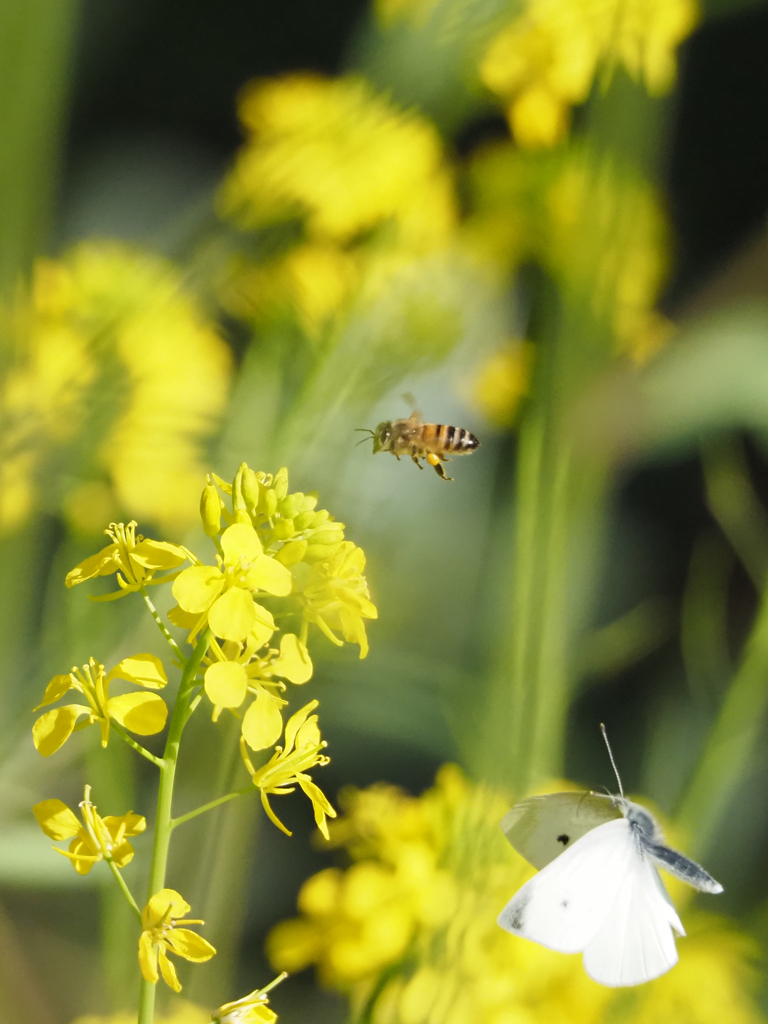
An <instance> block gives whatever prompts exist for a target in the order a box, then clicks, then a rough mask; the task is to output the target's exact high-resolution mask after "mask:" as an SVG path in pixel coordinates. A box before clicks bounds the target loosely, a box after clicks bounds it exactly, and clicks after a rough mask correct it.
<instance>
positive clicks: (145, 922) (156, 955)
mask: <svg viewBox="0 0 768 1024" xmlns="http://www.w3.org/2000/svg"><path fill="white" fill-rule="evenodd" d="M191 909H192V908H191V907H190V905H189V904H188V903H187V902H186V900H184V899H182V897H181V896H180V895H179V893H177V892H176V890H175V889H161V890H160V892H156V893H155V895H154V896H152V898H151V899H150V901H149V903H147V905H146V907H145V908H144V910H143V911H142V913H141V922H142V926H143V929H144V930H143V931H142V933H141V936H140V938H139V966H140V967H141V973H142V976H143V977H144V978H145V980H146V981H150V982H152V984H153V985H156V984H157V982H158V980H159V977H160V975H162V977H163V981H164V982H165V983H166V985H168V986H169V987H170V988H172V989H173V991H174V992H181V985H180V984H179V979H178V977H177V975H176V968H175V966H174V965H173V963H172V962H171V961H170V960H169V959H168V956H167V953H168V952H171V953H175V954H176V955H177V956H182V957H184V959H185V960H190V961H191V962H192V963H195V964H200V963H204V962H205V961H206V960H210V959H211V957H212V956H213V955H214V954H215V953H216V950H215V949H214V948H213V946H212V945H211V944H210V942H207V941H206V940H205V939H204V938H203V937H202V936H200V935H198V934H197V932H193V931H191V930H190V929H189V928H181V927H179V925H185V924H203V922H202V921H200V920H197V919H192V918H186V917H185V916H184V915H185V914H187V913H188V912H189V911H190V910H191ZM158 966H159V968H160V971H159V974H158Z"/></svg>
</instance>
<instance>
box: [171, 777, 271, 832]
mask: <svg viewBox="0 0 768 1024" xmlns="http://www.w3.org/2000/svg"><path fill="white" fill-rule="evenodd" d="M255 792H256V787H255V786H253V785H250V786H244V787H243V788H242V789H236V790H235V791H234V792H232V793H227V794H226V796H220V797H217V798H216V799H215V800H211V801H210V802H209V803H207V804H203V805H202V807H197V808H195V810H194V811H188V812H187V813H186V814H182V815H180V816H179V817H178V818H172V819H171V828H172V829H173V828H176V826H177V825H183V824H184V822H185V821H191V820H192V818H196V817H197V816H198V814H205V812H206V811H212V810H213V809H214V807H218V806H219V805H220V804H225V803H227V801H228V800H234V799H235V797H237V796H244V795H245V794H247V793H255Z"/></svg>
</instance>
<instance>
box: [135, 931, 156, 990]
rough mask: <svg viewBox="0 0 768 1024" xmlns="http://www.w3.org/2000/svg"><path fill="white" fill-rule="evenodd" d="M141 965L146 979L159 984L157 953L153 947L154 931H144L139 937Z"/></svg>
mask: <svg viewBox="0 0 768 1024" xmlns="http://www.w3.org/2000/svg"><path fill="white" fill-rule="evenodd" d="M139 967H140V968H141V974H142V977H143V978H144V979H145V980H146V981H151V982H152V984H153V985H156V984H157V980H158V973H157V953H156V952H155V950H154V949H153V948H152V933H151V932H142V933H141V936H140V937H139Z"/></svg>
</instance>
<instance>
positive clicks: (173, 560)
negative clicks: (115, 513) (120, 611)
mask: <svg viewBox="0 0 768 1024" xmlns="http://www.w3.org/2000/svg"><path fill="white" fill-rule="evenodd" d="M136 525H137V524H136V522H135V521H133V520H132V521H131V522H130V523H128V525H127V526H126V525H124V524H123V523H110V524H109V526H108V527H107V529H106V530H105V531H104V533H106V535H107V536H108V537H111V538H112V543H111V544H109V545H108V546H107V547H105V548H102V550H101V551H99V552H98V553H97V554H95V555H91V556H90V557H89V558H86V559H85V560H84V561H82V562H80V564H79V565H76V566H75V568H74V569H72V570H71V571H70V572H68V573H67V577H66V580H65V581H64V582H65V583H66V585H67V586H68V587H74V586H76V585H77V584H78V583H84V582H85V581H86V580H92V579H93V578H94V577H96V576H111V575H112V573H116V574H117V582H118V585H119V586H120V590H118V591H117V592H116V593H114V594H109V595H108V596H107V597H102V598H96V600H102V601H104V600H114V599H115V598H118V597H124V596H125V595H126V594H131V593H133V592H134V591H136V590H139V589H140V588H141V587H145V586H149V585H152V584H154V585H157V584H158V583H166V582H169V581H170V580H174V579H176V576H177V574H176V573H167V574H166V575H165V576H161V577H160V578H159V579H154V578H153V577H154V575H155V573H156V572H158V571H160V570H161V569H175V568H176V566H177V565H181V563H182V562H183V561H185V559H187V558H189V552H188V551H187V550H186V548H182V547H180V546H179V545H178V544H169V543H168V542H167V541H162V540H145V539H144V537H142V536H141V534H139V536H138V537H137V536H136Z"/></svg>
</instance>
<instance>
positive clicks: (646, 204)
mask: <svg viewBox="0 0 768 1024" xmlns="http://www.w3.org/2000/svg"><path fill="white" fill-rule="evenodd" d="M471 177H472V198H473V214H472V216H471V217H470V218H469V220H468V222H467V224H466V227H465V230H464V238H465V241H466V244H467V245H468V246H469V247H470V248H471V249H472V250H473V251H475V252H476V253H478V254H479V255H481V256H483V257H485V258H486V259H487V258H488V257H489V256H490V257H491V258H492V259H495V260H497V261H498V262H500V263H501V264H502V265H504V264H506V265H508V266H509V265H511V266H512V267H517V266H519V265H520V264H521V263H523V262H525V261H528V260H535V261H536V262H537V263H539V264H540V265H541V266H542V267H544V268H545V269H546V271H547V272H548V273H550V274H551V275H552V276H553V277H554V278H555V279H556V280H557V282H558V284H559V285H560V287H561V288H562V290H563V292H564V293H565V294H567V295H568V296H569V298H570V300H571V301H572V302H574V303H577V304H580V305H582V306H583V307H586V308H587V309H588V310H589V313H590V315H591V317H592V318H593V319H594V321H595V322H596V323H597V324H599V325H600V327H601V329H602V332H603V334H604V336H605V338H606V339H607V340H608V342H609V343H611V342H612V343H613V345H614V347H615V349H617V350H618V351H619V352H621V353H623V354H626V355H628V356H629V357H630V358H631V359H632V360H633V361H635V362H637V363H642V362H644V361H645V360H647V359H648V358H649V357H650V356H652V355H653V354H654V353H655V352H656V351H657V350H658V349H659V348H660V347H661V346H662V345H663V343H664V342H665V340H666V339H667V337H668V336H669V334H670V332H671V326H670V324H669V322H668V321H667V320H666V319H665V318H664V317H663V316H661V315H660V314H659V313H658V312H656V310H655V308H654V303H655V301H656V299H657V296H658V293H659V290H660V287H661V284H662V282H663V279H664V274H665V271H666V260H665V256H664V253H665V251H666V240H667V234H666V224H665V220H664V217H663V214H662V211H661V209H660V206H659V202H658V199H657V196H656V194H655V192H654V190H653V188H652V187H651V186H650V185H649V184H648V182H646V181H644V180H642V179H641V178H639V177H638V175H637V174H636V173H635V172H632V171H631V169H629V168H627V167H623V166H622V165H621V164H620V163H618V162H617V161H615V160H613V159H610V158H607V157H602V156H600V155H598V154H595V153H592V152H590V151H589V150H588V149H587V148H585V147H573V148H572V149H570V150H568V151H567V152H564V151H558V152H556V153H545V154H539V155H536V156H535V157H534V156H532V155H530V154H523V153H520V152H519V151H518V150H516V149H515V148H514V147H513V146H512V145H511V144H510V143H502V144H498V145H494V146H491V147H487V148H486V149H484V150H482V151H481V152H480V153H479V154H478V155H477V157H476V158H475V160H474V162H473V165H472V169H471ZM593 333H594V332H593ZM529 354H530V353H529ZM526 358H527V357H526ZM511 370H512V375H513V377H516V376H519V372H520V368H519V367H518V366H514V367H511ZM510 384H511V385H513V384H514V381H510Z"/></svg>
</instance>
